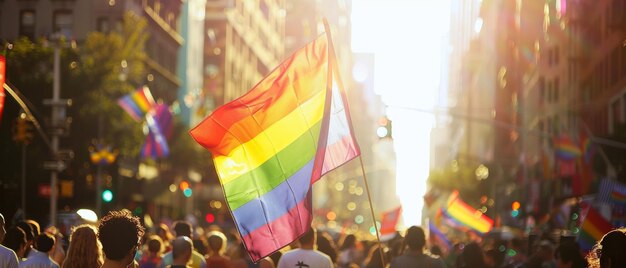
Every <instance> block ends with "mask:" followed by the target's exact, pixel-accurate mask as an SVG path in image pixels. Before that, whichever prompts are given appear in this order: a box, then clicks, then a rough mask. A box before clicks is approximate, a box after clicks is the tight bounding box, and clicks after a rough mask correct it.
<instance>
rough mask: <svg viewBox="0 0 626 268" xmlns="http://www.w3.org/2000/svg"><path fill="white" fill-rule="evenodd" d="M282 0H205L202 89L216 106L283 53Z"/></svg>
mask: <svg viewBox="0 0 626 268" xmlns="http://www.w3.org/2000/svg"><path fill="white" fill-rule="evenodd" d="M284 5H285V4H284V1H282V0H262V1H223V0H222V1H208V2H207V5H206V19H205V31H206V37H205V42H204V44H205V47H204V53H205V55H204V57H205V60H204V61H205V64H204V85H205V86H204V90H205V91H206V92H207V94H206V96H212V97H213V99H214V101H215V107H217V106H220V105H222V104H224V103H227V102H229V101H231V100H234V99H235V98H237V97H239V96H241V95H243V94H244V93H246V92H247V91H248V90H250V89H251V88H252V87H253V86H254V85H255V84H256V83H257V82H259V81H260V80H261V78H263V77H264V76H265V75H266V74H268V73H269V72H270V71H271V70H272V69H273V68H274V67H276V66H277V65H278V63H280V61H281V60H282V59H283V57H284V50H285V45H284V37H285V9H284Z"/></svg>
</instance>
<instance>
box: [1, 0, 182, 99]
mask: <svg viewBox="0 0 626 268" xmlns="http://www.w3.org/2000/svg"><path fill="white" fill-rule="evenodd" d="M181 4H182V1H181V0H175V1H161V0H149V1H148V0H132V1H115V0H111V1H90V0H76V1H53V0H42V1H18V0H7V1H2V2H1V3H0V7H1V8H0V12H1V13H2V15H1V16H0V21H1V23H0V38H1V39H5V40H15V39H16V38H18V37H19V36H26V37H29V38H31V39H33V40H34V39H36V38H40V37H51V36H52V35H53V34H55V33H60V34H62V35H63V36H65V37H66V38H68V39H70V40H76V41H77V42H78V43H79V44H80V42H82V41H84V40H85V38H86V37H87V34H89V33H90V32H92V31H102V32H108V31H111V30H115V29H118V28H119V27H120V26H121V22H122V17H123V15H124V13H125V12H126V11H133V12H134V13H135V14H137V15H139V16H142V17H144V18H145V19H146V20H147V21H148V27H147V30H148V32H149V35H150V39H149V40H148V41H147V42H146V54H147V58H146V59H145V64H146V66H147V68H148V74H147V75H146V79H145V83H146V84H147V85H148V86H150V89H151V90H152V92H153V94H154V95H155V96H157V97H159V98H162V99H163V100H165V101H166V103H172V102H173V101H175V100H176V96H177V93H176V92H177V89H178V87H179V86H180V80H179V79H178V77H177V76H176V53H177V51H178V48H179V47H180V46H181V44H182V43H183V38H182V36H181V35H180V34H179V33H178V31H177V28H178V26H177V21H178V16H179V13H180V7H181Z"/></svg>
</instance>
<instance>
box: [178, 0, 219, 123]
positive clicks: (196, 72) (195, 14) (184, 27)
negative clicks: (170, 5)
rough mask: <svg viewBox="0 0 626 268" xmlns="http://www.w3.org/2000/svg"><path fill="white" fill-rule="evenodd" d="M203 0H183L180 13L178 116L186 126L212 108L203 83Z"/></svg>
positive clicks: (202, 116) (204, 0)
mask: <svg viewBox="0 0 626 268" xmlns="http://www.w3.org/2000/svg"><path fill="white" fill-rule="evenodd" d="M205 6H206V0H188V1H185V2H183V5H182V8H181V9H182V10H181V14H180V33H181V36H182V37H183V38H184V39H185V42H184V44H183V45H182V46H181V47H180V50H179V51H178V65H177V75H178V77H179V78H180V82H181V86H180V89H179V90H178V103H179V107H180V118H181V119H182V121H183V122H184V123H185V124H186V125H187V126H188V127H192V126H195V125H196V124H197V123H199V122H200V121H201V120H202V119H204V116H205V115H206V110H207V108H208V110H212V106H211V104H212V99H211V98H206V97H205V96H204V94H203V93H204V92H203V83H204V72H203V67H204V57H203V55H204V38H205V32H204V14H205Z"/></svg>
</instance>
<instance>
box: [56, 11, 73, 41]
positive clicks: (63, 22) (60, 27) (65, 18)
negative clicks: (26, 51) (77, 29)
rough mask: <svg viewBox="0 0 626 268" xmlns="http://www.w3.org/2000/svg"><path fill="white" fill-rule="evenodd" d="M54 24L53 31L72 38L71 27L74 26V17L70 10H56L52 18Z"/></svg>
mask: <svg viewBox="0 0 626 268" xmlns="http://www.w3.org/2000/svg"><path fill="white" fill-rule="evenodd" d="M52 25H54V28H53V32H55V33H60V34H61V35H63V36H65V37H66V38H68V39H71V38H72V28H73V26H74V17H73V16H72V11H70V10H57V11H55V12H54V17H53V18H52Z"/></svg>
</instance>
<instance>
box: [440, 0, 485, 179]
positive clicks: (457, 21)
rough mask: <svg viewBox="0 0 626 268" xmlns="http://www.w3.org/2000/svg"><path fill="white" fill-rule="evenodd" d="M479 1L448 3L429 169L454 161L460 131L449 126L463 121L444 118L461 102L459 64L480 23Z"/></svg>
mask: <svg viewBox="0 0 626 268" xmlns="http://www.w3.org/2000/svg"><path fill="white" fill-rule="evenodd" d="M479 10H480V1H478V0H472V1H460V0H457V1H451V3H450V34H449V35H448V36H447V39H445V40H442V55H443V57H442V58H443V59H444V64H442V72H441V76H442V81H441V83H440V88H439V92H440V93H439V97H438V101H437V106H438V107H441V110H439V109H437V110H436V111H435V120H436V126H435V127H434V128H433V130H432V133H431V137H432V138H431V158H430V159H431V169H443V168H445V167H446V166H447V165H450V163H451V162H452V160H454V159H456V157H457V154H458V151H459V148H458V147H459V144H460V141H461V140H460V138H461V135H458V133H461V132H463V131H460V130H461V129H459V128H455V125H453V122H461V121H462V120H463V119H462V118H459V117H455V115H452V116H451V117H450V114H448V111H447V110H445V109H446V108H447V107H455V106H457V105H462V104H459V102H460V101H462V100H463V97H462V96H463V95H462V91H463V85H464V84H463V82H464V81H465V80H464V79H463V75H462V71H463V70H464V68H465V67H464V66H465V65H466V64H467V61H465V60H462V59H463V58H464V56H465V55H466V54H467V53H468V51H469V48H470V41H471V39H472V38H473V37H476V36H477V35H478V34H479V32H480V28H481V27H482V24H483V20H482V18H480V17H479ZM457 125H458V124H457Z"/></svg>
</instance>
